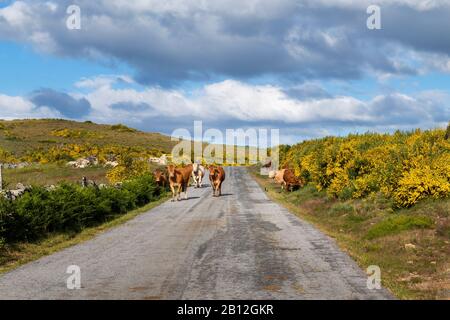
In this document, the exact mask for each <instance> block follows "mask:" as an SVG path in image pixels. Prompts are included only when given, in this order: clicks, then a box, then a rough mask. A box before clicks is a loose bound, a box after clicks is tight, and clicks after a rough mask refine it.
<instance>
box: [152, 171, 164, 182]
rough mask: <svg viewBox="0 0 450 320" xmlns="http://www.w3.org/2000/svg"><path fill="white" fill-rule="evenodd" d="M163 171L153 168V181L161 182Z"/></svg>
mask: <svg viewBox="0 0 450 320" xmlns="http://www.w3.org/2000/svg"><path fill="white" fill-rule="evenodd" d="M163 174H164V173H163V172H162V171H161V170H159V169H157V170H155V171H154V172H153V175H154V176H155V181H156V182H157V183H158V184H159V183H161V181H162V179H163V178H162V177H163Z"/></svg>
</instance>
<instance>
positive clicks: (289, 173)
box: [283, 169, 302, 191]
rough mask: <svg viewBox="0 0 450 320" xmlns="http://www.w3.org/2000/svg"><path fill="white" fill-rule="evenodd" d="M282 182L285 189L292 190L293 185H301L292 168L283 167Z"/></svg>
mask: <svg viewBox="0 0 450 320" xmlns="http://www.w3.org/2000/svg"><path fill="white" fill-rule="evenodd" d="M283 180H284V184H285V186H286V191H292V190H293V189H294V187H301V186H302V183H301V181H300V180H299V179H298V178H297V177H296V176H295V173H294V170H292V169H285V170H284V174H283Z"/></svg>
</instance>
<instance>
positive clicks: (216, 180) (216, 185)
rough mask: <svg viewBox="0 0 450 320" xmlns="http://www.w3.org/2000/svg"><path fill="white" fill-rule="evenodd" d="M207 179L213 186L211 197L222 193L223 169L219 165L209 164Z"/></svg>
mask: <svg viewBox="0 0 450 320" xmlns="http://www.w3.org/2000/svg"><path fill="white" fill-rule="evenodd" d="M208 170H209V181H211V187H212V188H213V197H216V194H217V196H218V197H220V196H221V195H222V183H223V181H224V180H225V171H224V170H223V168H222V167H219V166H213V165H211V166H209V167H208Z"/></svg>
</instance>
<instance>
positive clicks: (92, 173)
mask: <svg viewBox="0 0 450 320" xmlns="http://www.w3.org/2000/svg"><path fill="white" fill-rule="evenodd" d="M108 170H110V168H104V167H102V166H94V167H88V168H84V169H79V168H71V167H67V166H64V165H58V164H33V165H31V166H29V167H25V168H21V169H3V180H4V184H3V187H4V188H7V189H8V188H9V189H14V188H15V186H16V184H17V183H19V182H20V183H23V184H24V185H33V186H45V185H56V184H58V183H61V182H75V183H79V182H81V178H82V177H83V176H85V177H87V178H88V179H89V180H93V181H95V182H96V183H107V182H108V180H107V179H106V173H107V172H108Z"/></svg>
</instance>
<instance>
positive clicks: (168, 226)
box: [0, 168, 391, 299]
mask: <svg viewBox="0 0 450 320" xmlns="http://www.w3.org/2000/svg"><path fill="white" fill-rule="evenodd" d="M226 174H227V179H226V181H225V184H224V188H223V195H222V197H220V198H213V197H212V189H211V188H210V187H209V186H208V187H204V188H202V189H193V188H189V199H188V200H183V201H180V202H170V201H168V202H166V203H164V204H162V205H161V206H159V207H157V208H154V209H152V210H150V211H149V212H147V213H144V214H142V215H140V216H138V217H137V218H135V219H133V220H131V221H129V222H127V223H125V224H124V225H122V226H119V227H117V228H115V229H112V230H110V231H107V232H105V233H103V234H101V235H99V236H97V237H95V238H94V239H92V240H90V241H87V242H84V243H82V244H79V245H76V246H73V247H71V248H68V249H65V250H63V251H60V252H58V253H55V254H52V255H50V256H47V257H43V258H41V259H39V260H37V261H35V262H32V263H29V264H27V265H24V266H22V267H20V268H18V269H16V270H14V271H12V272H9V273H7V274H4V275H2V276H0V299H389V298H391V296H390V295H389V293H387V291H385V290H384V289H381V290H369V289H367V285H366V281H367V276H366V275H365V273H364V272H363V271H362V270H361V269H359V268H358V266H357V265H356V264H355V262H353V260H351V259H350V258H349V257H348V256H347V255H346V254H345V253H343V252H342V251H340V250H339V249H338V247H337V246H336V244H335V243H334V241H333V240H331V239H330V238H329V237H327V236H325V235H324V234H322V233H321V232H319V231H318V230H316V229H315V228H314V227H313V226H312V225H310V224H309V223H306V222H304V221H302V220H300V219H299V218H297V217H296V216H294V215H292V214H291V213H289V212H288V211H287V210H286V209H284V208H283V207H281V206H280V205H278V204H276V203H274V202H272V201H270V200H269V199H268V197H267V196H266V194H265V193H264V191H263V190H261V188H260V187H259V186H258V185H257V183H256V182H255V181H254V180H253V179H252V178H251V177H250V175H249V174H248V173H247V171H246V170H245V169H244V168H227V170H226ZM207 180H208V179H206V181H207ZM207 182H209V181H207ZM70 265H77V266H79V267H80V270H81V274H80V279H81V289H74V290H69V289H68V288H67V284H66V283H67V278H68V277H69V276H70V274H67V273H66V271H67V267H68V266H70Z"/></svg>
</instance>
